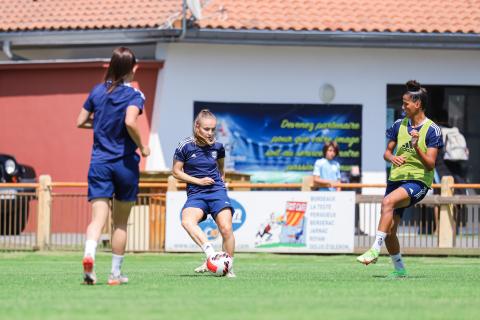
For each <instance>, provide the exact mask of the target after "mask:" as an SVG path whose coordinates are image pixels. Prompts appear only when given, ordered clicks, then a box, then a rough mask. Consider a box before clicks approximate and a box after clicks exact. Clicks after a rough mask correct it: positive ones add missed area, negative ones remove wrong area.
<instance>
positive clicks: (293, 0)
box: [199, 0, 480, 33]
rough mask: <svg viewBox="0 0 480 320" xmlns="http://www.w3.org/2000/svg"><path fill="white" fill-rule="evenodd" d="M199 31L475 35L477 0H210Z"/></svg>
mask: <svg viewBox="0 0 480 320" xmlns="http://www.w3.org/2000/svg"><path fill="white" fill-rule="evenodd" d="M207 3H208V4H207V6H206V7H205V8H204V10H203V16H204V18H203V19H202V20H201V21H200V22H199V25H200V27H202V28H214V29H217V28H220V29H229V28H233V29H240V28H243V29H266V28H268V29H272V30H317V31H328V30H333V31H354V32H361V31H366V32H374V31H381V32H441V33H444V32H460V33H480V0H402V1H398V0H349V1H342V0H337V1H335V0H284V1H280V0H241V1H239V0H210V1H208V2H207Z"/></svg>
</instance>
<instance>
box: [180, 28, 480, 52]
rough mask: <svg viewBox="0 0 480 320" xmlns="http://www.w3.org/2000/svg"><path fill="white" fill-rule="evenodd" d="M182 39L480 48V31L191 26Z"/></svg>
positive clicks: (210, 41)
mask: <svg viewBox="0 0 480 320" xmlns="http://www.w3.org/2000/svg"><path fill="white" fill-rule="evenodd" d="M184 41H185V42H203V43H224V44H247V45H248V44H250V45H283V46H325V47H367V48H368V47H370V48H421V49H472V50H479V49H480V35H479V34H465V33H403V32H351V31H347V32H343V31H329V32H326V31H291V30H287V31H280V30H273V31H268V30H230V29H193V30H192V29H190V30H188V34H187V36H186V37H185V39H184Z"/></svg>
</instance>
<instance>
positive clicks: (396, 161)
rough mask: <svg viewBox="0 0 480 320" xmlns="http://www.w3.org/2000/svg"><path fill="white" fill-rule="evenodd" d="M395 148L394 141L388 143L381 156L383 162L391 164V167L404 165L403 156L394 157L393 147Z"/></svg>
mask: <svg viewBox="0 0 480 320" xmlns="http://www.w3.org/2000/svg"><path fill="white" fill-rule="evenodd" d="M396 146H397V142H396V141H394V140H390V141H388V144H387V148H386V149H385V153H384V154H383V159H385V161H389V162H391V163H392V164H393V165H395V166H397V167H399V166H401V165H402V164H404V163H405V157H404V156H396V155H394V154H393V150H395V147H396Z"/></svg>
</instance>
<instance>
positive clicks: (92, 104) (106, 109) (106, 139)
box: [83, 82, 145, 163]
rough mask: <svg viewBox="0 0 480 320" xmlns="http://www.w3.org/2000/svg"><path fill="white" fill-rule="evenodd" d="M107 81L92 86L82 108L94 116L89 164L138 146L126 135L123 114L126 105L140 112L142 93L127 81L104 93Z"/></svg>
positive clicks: (107, 159)
mask: <svg viewBox="0 0 480 320" xmlns="http://www.w3.org/2000/svg"><path fill="white" fill-rule="evenodd" d="M108 87H109V82H106V83H101V84H99V85H97V86H95V87H94V88H93V90H92V91H91V92H90V95H89V96H88V98H87V100H86V101H85V103H84V105H83V108H84V109H85V110H87V111H88V112H92V113H93V114H94V116H93V150H92V159H91V162H92V163H104V162H109V161H114V160H117V159H120V158H122V157H125V156H128V155H131V154H133V153H135V150H136V149H137V145H136V144H135V142H134V141H133V140H132V138H131V137H130V135H129V134H128V131H127V127H126V125H125V116H126V114H127V108H128V107H129V106H136V107H137V108H138V109H140V114H141V113H142V111H143V106H144V103H145V96H144V95H143V93H142V92H141V91H140V90H137V89H135V88H133V87H131V86H130V85H128V84H121V85H119V86H118V87H116V88H115V89H114V90H113V91H112V92H111V93H107V90H108Z"/></svg>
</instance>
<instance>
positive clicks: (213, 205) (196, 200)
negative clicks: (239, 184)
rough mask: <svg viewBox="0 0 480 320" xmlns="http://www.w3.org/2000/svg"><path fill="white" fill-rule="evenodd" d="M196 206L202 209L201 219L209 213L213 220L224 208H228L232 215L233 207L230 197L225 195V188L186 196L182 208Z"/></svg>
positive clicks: (205, 217)
mask: <svg viewBox="0 0 480 320" xmlns="http://www.w3.org/2000/svg"><path fill="white" fill-rule="evenodd" d="M185 208H198V209H202V211H203V218H202V220H201V221H203V220H205V219H207V216H208V215H211V216H212V218H213V219H214V220H215V219H216V218H217V215H218V214H219V213H220V211H222V210H223V209H225V208H229V209H230V211H231V212H232V215H233V207H232V204H231V201H230V199H229V198H228V196H227V191H226V190H217V191H213V192H200V193H195V194H193V195H191V196H188V198H187V202H185V205H184V206H183V208H182V212H183V209H185Z"/></svg>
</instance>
